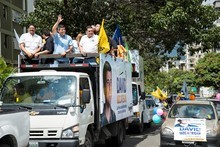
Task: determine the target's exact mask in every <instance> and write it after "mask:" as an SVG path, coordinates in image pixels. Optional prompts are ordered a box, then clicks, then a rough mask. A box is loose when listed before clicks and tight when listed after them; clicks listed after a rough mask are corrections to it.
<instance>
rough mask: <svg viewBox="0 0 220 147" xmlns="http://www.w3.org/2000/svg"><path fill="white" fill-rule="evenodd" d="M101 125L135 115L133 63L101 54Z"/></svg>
mask: <svg viewBox="0 0 220 147" xmlns="http://www.w3.org/2000/svg"><path fill="white" fill-rule="evenodd" d="M99 77H100V97H101V100H100V118H101V125H102V126H104V125H106V124H109V123H113V122H115V121H118V120H121V119H124V118H127V117H129V116H131V115H133V111H132V105H133V103H132V102H133V99H132V81H131V79H132V78H131V64H130V63H129V62H127V61H125V60H123V59H120V58H114V57H113V56H110V55H106V54H100V75H99Z"/></svg>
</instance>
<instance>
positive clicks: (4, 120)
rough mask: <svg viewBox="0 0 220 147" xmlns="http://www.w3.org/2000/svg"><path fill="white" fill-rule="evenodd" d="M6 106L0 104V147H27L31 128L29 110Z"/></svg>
mask: <svg viewBox="0 0 220 147" xmlns="http://www.w3.org/2000/svg"><path fill="white" fill-rule="evenodd" d="M6 107H7V106H6ZM6 107H2V106H1V105H0V147H27V146H28V142H29V128H30V120H29V113H28V111H24V110H13V109H6ZM20 109H23V108H22V107H21V108H20Z"/></svg>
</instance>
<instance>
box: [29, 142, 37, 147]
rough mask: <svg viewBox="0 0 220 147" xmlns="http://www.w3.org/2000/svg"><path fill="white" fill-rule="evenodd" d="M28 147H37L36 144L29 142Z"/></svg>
mask: <svg viewBox="0 0 220 147" xmlns="http://www.w3.org/2000/svg"><path fill="white" fill-rule="evenodd" d="M28 147H39V145H38V142H29V146H28Z"/></svg>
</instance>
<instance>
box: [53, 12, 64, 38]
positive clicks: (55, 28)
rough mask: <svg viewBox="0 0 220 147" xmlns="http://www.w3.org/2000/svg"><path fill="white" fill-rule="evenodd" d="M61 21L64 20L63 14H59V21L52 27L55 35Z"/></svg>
mask: <svg viewBox="0 0 220 147" xmlns="http://www.w3.org/2000/svg"><path fill="white" fill-rule="evenodd" d="M61 21H63V18H62V15H58V18H57V21H56V23H55V24H54V25H53V27H52V34H53V35H54V34H56V33H57V27H58V25H59V23H60V22H61Z"/></svg>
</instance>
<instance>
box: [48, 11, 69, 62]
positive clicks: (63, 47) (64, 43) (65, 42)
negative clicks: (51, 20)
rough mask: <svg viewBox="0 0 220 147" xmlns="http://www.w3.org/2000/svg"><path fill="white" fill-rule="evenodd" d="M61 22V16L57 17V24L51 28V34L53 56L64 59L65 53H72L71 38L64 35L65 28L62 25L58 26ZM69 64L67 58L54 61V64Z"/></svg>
mask: <svg viewBox="0 0 220 147" xmlns="http://www.w3.org/2000/svg"><path fill="white" fill-rule="evenodd" d="M61 21H63V18H62V16H61V15H58V19H57V22H56V23H55V24H54V26H53V28H52V34H53V38H54V52H53V54H60V55H61V56H63V57H65V56H66V54H67V53H72V50H73V42H72V38H71V37H70V36H69V35H67V34H66V28H65V26H64V25H59V24H60V22H61ZM57 28H58V29H57ZM59 63H69V59H68V58H59V59H56V60H54V64H59Z"/></svg>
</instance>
